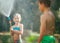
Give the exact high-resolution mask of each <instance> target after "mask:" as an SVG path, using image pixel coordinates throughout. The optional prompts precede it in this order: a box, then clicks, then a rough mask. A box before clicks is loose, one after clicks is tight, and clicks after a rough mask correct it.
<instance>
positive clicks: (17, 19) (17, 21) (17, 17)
mask: <svg viewBox="0 0 60 43" xmlns="http://www.w3.org/2000/svg"><path fill="white" fill-rule="evenodd" d="M13 21H14V22H15V23H19V22H21V18H20V17H19V16H14V18H13Z"/></svg>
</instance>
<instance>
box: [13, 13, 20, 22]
mask: <svg viewBox="0 0 60 43" xmlns="http://www.w3.org/2000/svg"><path fill="white" fill-rule="evenodd" d="M15 16H18V18H19V20H20V21H21V14H19V13H16V14H15V15H13V18H14V17H15Z"/></svg>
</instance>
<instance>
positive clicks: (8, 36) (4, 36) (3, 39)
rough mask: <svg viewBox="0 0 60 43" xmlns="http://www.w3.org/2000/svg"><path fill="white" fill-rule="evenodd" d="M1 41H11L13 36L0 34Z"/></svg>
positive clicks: (4, 42)
mask: <svg viewBox="0 0 60 43" xmlns="http://www.w3.org/2000/svg"><path fill="white" fill-rule="evenodd" d="M0 41H2V43H11V36H10V35H0Z"/></svg>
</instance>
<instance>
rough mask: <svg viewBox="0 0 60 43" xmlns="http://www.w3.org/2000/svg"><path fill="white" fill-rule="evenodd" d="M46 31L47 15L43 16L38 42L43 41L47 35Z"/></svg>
mask: <svg viewBox="0 0 60 43" xmlns="http://www.w3.org/2000/svg"><path fill="white" fill-rule="evenodd" d="M45 32H46V17H45V16H43V15H42V16H41V27H40V37H39V39H38V43H40V42H41V40H42V38H43V36H44V35H45Z"/></svg>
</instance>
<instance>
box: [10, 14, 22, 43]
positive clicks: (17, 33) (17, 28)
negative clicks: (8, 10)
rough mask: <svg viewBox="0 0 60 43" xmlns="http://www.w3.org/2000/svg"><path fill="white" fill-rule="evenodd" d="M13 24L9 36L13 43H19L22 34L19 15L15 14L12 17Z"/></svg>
mask: <svg viewBox="0 0 60 43" xmlns="http://www.w3.org/2000/svg"><path fill="white" fill-rule="evenodd" d="M13 22H14V23H15V24H14V25H13V26H11V28H10V31H11V36H12V37H13V41H14V43H21V42H22V41H21V35H22V34H23V24H21V23H20V22H21V15H20V14H18V13H16V14H15V15H14V16H13Z"/></svg>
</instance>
